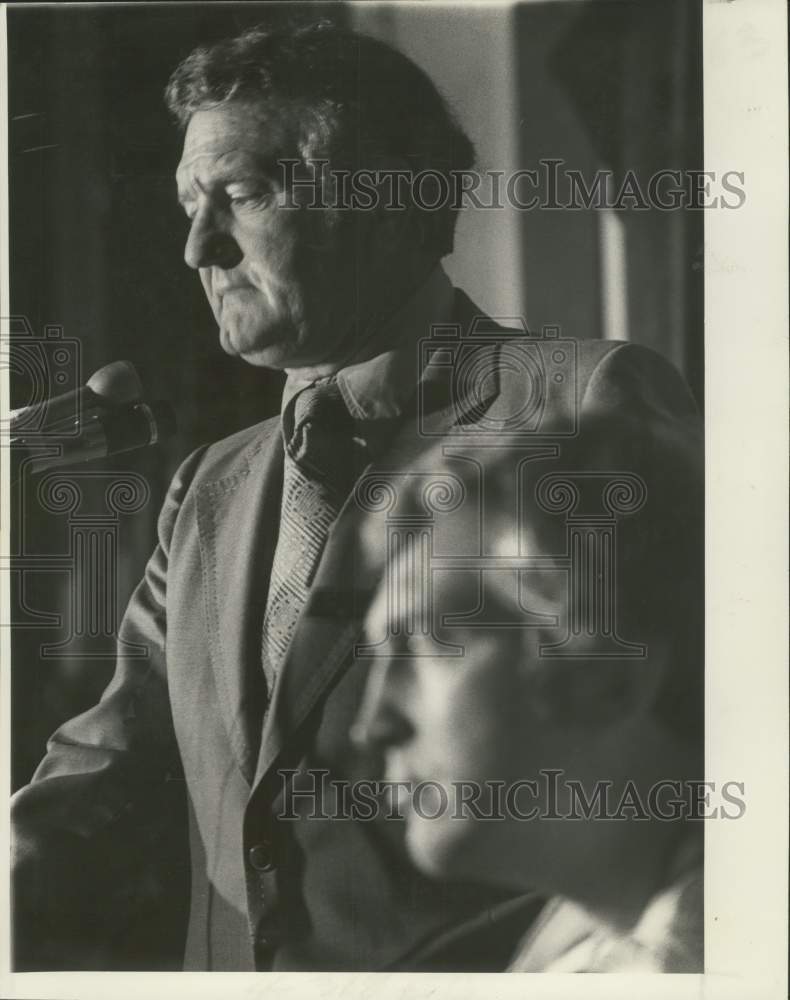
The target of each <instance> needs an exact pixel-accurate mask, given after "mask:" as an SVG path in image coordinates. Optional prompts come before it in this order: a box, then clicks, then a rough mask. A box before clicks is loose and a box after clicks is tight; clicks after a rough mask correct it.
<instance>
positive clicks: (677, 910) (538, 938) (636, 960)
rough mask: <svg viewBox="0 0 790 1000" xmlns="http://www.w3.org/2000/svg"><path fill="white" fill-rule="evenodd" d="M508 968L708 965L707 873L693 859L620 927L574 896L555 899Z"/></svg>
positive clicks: (687, 968)
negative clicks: (627, 925) (633, 918)
mask: <svg viewBox="0 0 790 1000" xmlns="http://www.w3.org/2000/svg"><path fill="white" fill-rule="evenodd" d="M508 971H509V972H629V973H643V972H689V973H701V972H703V971H704V968H703V873H702V865H701V862H699V861H697V862H696V863H692V864H691V866H690V867H689V868H686V869H685V870H684V872H683V874H680V875H678V876H677V877H676V878H675V879H674V881H672V882H671V884H669V885H667V886H665V887H664V888H663V889H661V890H660V891H659V892H657V893H656V894H655V895H654V896H653V897H652V898H651V899H650V900H649V902H648V903H647V905H646V906H645V908H644V910H643V911H642V913H641V915H640V917H639V919H638V920H637V921H636V923H635V924H634V926H633V927H632V928H630V929H629V930H627V931H617V930H616V929H615V928H613V927H611V926H610V925H608V924H606V923H604V921H603V920H601V919H599V918H597V917H595V916H593V915H592V914H591V913H590V912H589V911H588V910H587V909H585V908H584V907H582V906H581V905H579V904H578V903H576V902H573V901H572V900H569V899H565V898H561V897H555V898H554V899H551V900H550V901H549V902H548V903H547V904H546V906H545V907H544V909H543V911H542V912H541V914H540V916H539V917H538V919H537V920H536V921H535V923H534V924H533V925H532V927H530V929H529V930H528V931H527V933H526V935H525V936H524V938H523V939H522V942H521V944H520V945H519V947H518V949H517V950H516V953H515V956H514V958H513V959H512V960H511V964H510V966H509V969H508Z"/></svg>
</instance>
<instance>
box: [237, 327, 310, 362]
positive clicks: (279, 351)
mask: <svg viewBox="0 0 790 1000" xmlns="http://www.w3.org/2000/svg"><path fill="white" fill-rule="evenodd" d="M219 345H220V347H221V348H222V350H223V351H224V352H225V353H226V354H229V355H230V356H231V357H234V358H241V359H242V360H244V361H246V362H247V364H250V365H255V366H257V367H261V368H278V369H282V368H286V367H288V364H289V361H290V352H291V349H292V348H291V344H290V341H289V340H288V338H287V337H285V336H278V334H277V333H276V332H271V333H269V332H268V331H267V332H266V333H262V332H260V331H254V332H251V331H243V330H238V329H236V328H233V327H227V326H221V327H220V329H219Z"/></svg>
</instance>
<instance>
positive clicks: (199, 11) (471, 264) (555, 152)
mask: <svg viewBox="0 0 790 1000" xmlns="http://www.w3.org/2000/svg"><path fill="white" fill-rule="evenodd" d="M324 12H329V13H330V14H331V16H332V17H333V18H334V19H336V20H340V21H348V22H350V23H353V24H354V25H355V26H357V27H359V28H361V29H362V30H365V31H369V32H370V33H373V34H377V35H379V36H381V37H384V38H386V39H389V40H391V41H392V42H393V43H395V44H396V45H398V46H400V47H401V48H402V49H403V50H404V51H406V52H407V53H408V54H410V55H411V56H412V57H413V58H415V59H416V60H417V61H418V62H420V63H421V64H422V65H423V66H424V67H425V68H426V69H427V70H428V72H429V73H431V75H432V76H433V77H434V79H435V80H436V81H437V83H438V84H439V85H440V87H441V88H442V89H443V91H444V92H445V94H446V95H447V97H448V98H449V99H450V100H451V102H452V103H453V104H454V105H455V106H456V108H457V111H458V114H459V116H460V118H461V120H462V122H463V123H464V124H465V125H466V127H467V129H468V131H469V132H470V134H471V135H472V137H473V139H475V141H476V144H477V147H478V152H479V160H480V165H481V167H488V168H490V169H502V170H514V169H518V168H519V167H531V166H534V165H535V163H536V162H537V160H538V159H539V158H540V157H546V156H550V157H559V158H563V159H564V160H565V161H566V162H567V163H568V165H569V166H574V167H578V168H580V169H583V170H585V171H592V170H595V169H597V168H610V169H615V170H619V171H622V170H623V169H626V168H628V167H629V166H630V167H632V168H633V169H637V170H639V171H640V172H642V173H644V174H645V175H649V173H650V172H651V171H652V170H654V169H658V168H661V167H675V166H680V167H685V168H689V167H699V166H700V165H701V158H702V118H701V116H702V103H701V97H702V95H701V39H700V18H699V9H698V5H697V4H696V3H692V2H688V0H643V2H639V3H637V2H623V0H593V2H584V3H582V2H576V0H574V2H567V3H566V2H553V3H527V4H522V5H518V6H511V7H507V6H503V7H496V6H493V7H491V6H487V7H482V6H481V7H474V6H473V5H469V6H468V7H463V6H462V5H458V6H457V7H438V6H433V5H430V6H429V5H425V6H423V5H414V4H400V5H399V4H370V5H367V4H355V5H345V4H342V3H334V4H321V3H314V4H301V5H291V4H281V3H274V4H272V3H270V4H249V3H248V4H244V5H236V4H219V5H187V4H182V5H173V6H146V5H136V6H134V5H132V6H125V7H121V6H107V7H104V8H96V7H73V8H58V7H48V8H24V7H19V6H11V7H10V8H9V10H8V40H9V67H10V74H9V75H10V79H9V105H10V119H11V120H10V123H9V136H10V149H9V169H10V230H11V260H10V272H11V273H10V277H11V296H12V298H11V311H12V312H13V313H14V314H15V315H17V316H24V317H26V318H27V320H28V321H29V324H30V329H31V330H32V331H33V335H34V336H35V337H40V336H43V333H44V328H45V326H46V325H47V324H55V325H57V326H60V327H62V328H63V336H64V337H66V338H72V339H75V340H77V341H78V343H79V347H80V350H81V357H80V362H79V367H80V370H79V371H76V370H75V371H73V372H72V376H71V378H72V382H73V383H74V384H76V383H77V382H78V381H80V380H84V379H85V378H86V377H87V376H88V375H90V373H91V372H93V371H94V370H95V369H96V368H98V367H99V366H101V365H103V364H106V363H107V362H109V361H112V360H114V359H117V358H128V359H129V360H131V361H133V362H134V363H135V364H136V365H137V367H138V368H139V370H140V371H141V373H142V375H143V380H144V382H145V384H146V386H147V388H148V390H149V392H150V394H151V395H152V396H154V397H157V396H160V397H166V398H168V399H170V400H171V401H172V403H173V404H174V406H175V408H176V410H177V412H178V416H179V431H178V434H177V436H176V437H175V438H174V439H173V440H172V441H171V442H169V443H168V444H167V445H165V446H162V447H159V448H156V449H150V450H149V451H145V452H140V453H135V454H132V455H129V456H117V457H116V458H115V459H113V460H108V461H107V462H105V463H99V464H96V465H94V466H93V467H92V468H93V469H94V470H95V471H98V472H100V473H101V472H102V471H106V472H107V474H108V475H109V476H113V475H121V474H123V473H134V474H136V475H138V476H140V477H142V479H143V480H144V481H145V482H146V483H147V484H148V486H149V488H150V498H149V499H148V501H147V503H146V504H145V505H144V506H143V507H142V509H141V510H139V511H138V512H136V513H128V514H125V513H120V514H119V515H118V516H117V521H116V528H117V537H118V566H117V579H116V585H117V603H118V608H119V610H122V608H123V605H124V603H125V601H126V600H127V599H128V595H129V593H130V591H131V589H132V587H133V586H134V584H135V582H136V581H137V579H138V578H139V576H140V575H141V573H142V571H143V568H144V565H145V561H146V559H147V557H148V555H149V553H150V551H151V549H152V546H153V544H154V540H155V535H154V529H155V519H156V512H157V510H158V507H159V505H160V503H161V499H162V496H163V493H164V490H165V488H166V485H167V482H168V481H169V478H170V476H171V474H172V472H173V470H174V468H175V466H176V465H177V463H178V462H179V460H180V459H181V458H183V457H184V456H185V455H186V454H188V452H189V451H191V450H192V449H193V448H194V447H196V446H197V445H198V444H200V443H202V442H204V441H209V440H213V439H216V438H219V437H222V436H224V435H226V434H229V433H232V432H233V431H235V430H237V429H239V428H241V427H244V426H247V425H249V424H251V423H253V422H255V421H257V420H260V419H262V418H263V417H265V416H268V415H270V414H272V413H274V412H276V411H277V408H278V405H279V388H280V379H279V377H278V376H276V375H274V374H271V373H267V372H265V371H262V370H260V369H254V368H251V367H249V366H246V365H245V364H244V363H243V362H239V361H237V360H235V359H231V358H228V357H227V356H225V355H224V354H223V353H222V352H221V351H220V349H219V347H218V345H217V339H216V331H215V328H214V324H213V319H212V316H211V313H210V311H209V308H208V305H207V304H206V302H205V300H204V297H203V292H202V289H201V288H200V285H199V282H198V280H197V278H196V276H195V275H194V274H193V273H192V272H190V271H188V269H187V268H186V267H185V266H184V264H183V260H182V252H183V241H184V238H185V235H186V220H185V219H184V218H183V216H182V214H181V212H180V210H179V209H178V208H177V206H176V204H175V199H174V181H173V170H174V167H175V164H176V163H177V161H178V156H179V145H180V143H179V137H178V135H177V134H176V132H175V130H174V129H173V128H172V126H171V123H170V122H169V120H168V117H167V114H166V111H165V109H164V106H163V104H162V100H161V94H162V90H163V88H164V85H165V83H166V81H167V78H168V76H169V74H170V72H171V70H172V69H173V67H174V66H175V64H176V63H177V61H178V60H179V59H180V58H182V57H183V56H185V55H186V54H187V53H188V52H189V51H190V50H191V49H192V48H193V47H194V46H195V45H196V44H199V43H202V42H209V41H212V40H214V39H217V38H219V37H222V36H224V35H227V34H231V33H234V32H236V31H238V30H240V29H241V28H243V27H246V26H248V25H251V24H254V23H257V22H260V21H266V22H270V21H274V20H277V19H281V18H284V17H297V18H301V19H310V18H312V17H315V16H318V15H320V14H322V13H324ZM701 255H702V213H701V212H673V213H660V212H656V211H650V212H621V213H601V212H596V211H594V210H591V211H582V212H557V211H553V212H550V211H543V212H540V211H533V212H529V213H523V214H519V213H516V212H513V211H510V212H504V213H474V212H466V213H465V214H464V216H463V218H462V220H461V223H460V227H459V238H458V249H457V251H456V253H455V254H453V256H452V257H451V258H450V259H449V260H448V261H447V266H448V269H449V271H450V273H451V275H452V276H453V278H454V279H455V280H456V282H457V283H458V284H461V285H463V286H464V287H466V288H467V289H468V290H469V292H470V294H472V296H473V297H474V298H476V299H477V301H479V303H480V304H481V306H483V307H484V308H485V309H486V310H488V311H489V312H491V313H493V314H495V315H500V316H503V315H504V316H507V315H514V314H519V313H521V314H526V317H527V320H528V321H529V323H530V326H531V327H540V326H541V325H543V324H549V323H550V324H557V323H558V324H560V325H561V326H562V328H563V332H564V333H566V334H567V335H570V336H578V337H591V336H615V337H622V338H627V339H632V340H635V341H638V342H642V343H646V344H649V345H650V346H652V347H654V348H656V349H657V350H659V351H661V352H662V353H664V354H665V355H666V356H667V357H669V358H670V359H671V360H673V361H674V362H675V363H676V364H677V365H678V366H679V367H680V368H681V369H682V370H683V371H684V372H685V374H686V375H687V377H688V379H689V381H690V382H691V384H692V387H693V388H694V390H695V392H696V393H697V395H698V397H699V398H700V399H701V395H702V388H703V385H702V361H703V359H702V333H703V331H702V287H701V283H702V277H701V276H702V256H701ZM11 367H12V371H11V383H12V385H11V388H12V405H23V404H24V403H25V402H26V401H27V399H28V394H29V388H30V387H29V385H28V384H27V382H26V377H25V376H24V374H22V373H20V372H19V371H15V370H14V366H13V365H12V366H11ZM66 387H69V386H64V387H63V388H66ZM83 487H84V490H85V493H86V496H87V497H88V499H89V500H90V501H91V503H93V504H94V506H95V505H96V504H97V503H99V501H100V500H101V499H102V498H103V495H104V494H103V492H102V491H103V490H104V488H105V485H102V483H101V482H99V481H96V482H88V481H84V482H83ZM12 502H13V515H14V521H15V536H14V540H13V547H12V551H13V552H16V553H17V556H18V558H17V561H16V563H15V566H16V573H15V576H14V596H15V606H14V609H13V622H14V623H15V624H16V626H17V627H16V628H15V629H14V632H13V656H14V662H13V713H14V745H13V750H14V753H13V782H14V784H15V785H18V784H20V783H21V782H23V781H26V780H27V779H28V778H29V776H30V774H31V772H32V769H33V768H34V767H35V764H36V762H37V761H38V759H39V758H40V756H41V754H42V752H43V747H44V742H45V740H46V737H47V736H48V735H49V733H50V732H51V731H52V730H53V729H54V728H55V727H56V726H57V725H58V724H59V722H61V721H62V720H63V719H65V718H67V717H68V716H70V715H72V714H74V713H76V712H78V711H81V710H82V709H83V708H85V707H87V706H88V705H89V704H90V703H91V702H92V701H93V700H95V698H96V697H97V696H98V694H99V692H100V691H101V689H102V687H103V686H104V684H105V683H106V681H107V679H108V676H109V672H110V671H111V669H112V662H111V659H110V658H108V657H106V656H105V657H101V656H98V657H96V658H94V659H85V657H84V656H80V655H79V648H78V647H77V646H73V647H70V648H69V649H68V650H67V652H68V653H69V655H62V653H63V650H61V653H58V652H57V650H56V651H54V652H53V651H52V650H50V651H49V655H44V652H42V647H44V646H47V645H48V644H56V643H58V642H62V641H63V640H64V639H65V638H67V634H68V630H69V627H70V625H69V621H70V614H71V611H72V610H73V609H72V608H71V606H70V600H71V599H70V596H69V595H70V594H71V591H72V586H71V583H72V580H71V578H70V577H69V573H68V572H66V571H64V569H63V568H62V566H60V565H58V566H55V567H54V568H53V567H52V565H50V566H49V568H47V563H46V559H47V557H48V556H53V555H54V556H56V557H58V558H59V557H61V556H64V554H65V555H67V554H68V553H69V551H70V549H69V546H70V541H69V538H70V535H69V532H70V527H69V524H68V523H67V518H65V516H64V515H63V513H53V512H51V511H49V512H47V511H45V510H44V509H43V507H42V503H41V498H40V497H39V496H38V494H37V493H36V491H35V489H33V488H30V487H29V486H28V487H23V488H21V489H20V490H18V491H16V492H15V493H14V494H13V497H12ZM42 560H43V561H42ZM47 615H48V616H50V617H49V618H44V617H42V616H47ZM52 616H54V618H53V617H52ZM58 619H59V620H58Z"/></svg>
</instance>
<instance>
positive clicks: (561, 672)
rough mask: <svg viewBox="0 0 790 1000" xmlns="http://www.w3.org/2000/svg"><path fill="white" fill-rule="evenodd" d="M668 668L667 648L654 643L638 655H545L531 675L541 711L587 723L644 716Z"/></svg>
mask: <svg viewBox="0 0 790 1000" xmlns="http://www.w3.org/2000/svg"><path fill="white" fill-rule="evenodd" d="M668 668H669V662H668V651H667V650H666V649H662V648H660V645H659V644H658V643H654V644H651V645H650V646H648V647H647V649H646V655H645V656H644V657H643V658H633V659H623V660H613V659H598V658H596V657H595V656H591V657H590V658H589V659H574V660H571V661H569V660H564V661H563V660H561V659H557V660H551V659H545V660H544V661H543V663H542V664H541V668H540V669H539V671H538V672H537V678H536V679H537V688H538V692H539V699H538V702H539V704H540V705H541V706H542V711H541V714H545V715H547V716H548V715H551V716H552V717H553V718H554V719H555V720H556V721H557V722H561V723H562V722H564V723H567V724H568V725H581V726H585V727H586V726H590V727H593V728H598V727H605V726H610V725H615V724H617V723H618V722H624V721H626V719H636V718H639V717H644V716H647V715H649V714H650V713H651V712H652V710H653V708H654V706H655V704H656V702H657V700H658V697H659V693H660V691H661V689H662V687H663V684H664V679H665V677H666V673H667V670H668Z"/></svg>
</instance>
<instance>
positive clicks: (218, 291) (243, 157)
mask: <svg viewBox="0 0 790 1000" xmlns="http://www.w3.org/2000/svg"><path fill="white" fill-rule="evenodd" d="M296 120H298V115H295V114H293V113H292V114H290V115H288V114H286V113H285V110H284V109H279V110H278V109H277V108H273V109H268V108H266V107H263V106H260V105H253V104H248V103H240V102H239V103H235V102H231V103H229V104H227V105H222V106H220V107H217V108H209V109H205V110H201V111H197V112H196V113H195V114H194V115H193V116H192V118H191V119H190V122H189V125H188V127H187V131H186V135H185V137H184V149H183V154H182V157H181V162H180V164H179V166H178V171H177V174H176V179H177V183H178V196H179V201H180V202H181V203H182V205H183V207H184V210H185V211H186V214H187V216H188V217H189V219H190V223H191V225H190V230H189V236H188V239H187V243H186V248H185V251H184V258H185V260H186V262H187V264H188V265H189V266H190V267H193V268H195V269H197V270H198V271H199V272H200V280H201V282H202V283H203V287H204V289H205V292H206V296H207V297H208V300H209V303H210V305H211V308H212V310H213V312H214V316H215V317H216V320H217V323H218V325H219V333H220V344H221V346H222V348H223V350H225V351H226V352H227V353H228V354H235V355H239V356H240V357H242V358H244V360H245V361H248V362H249V363H250V364H254V365H263V366H266V367H271V368H278V369H285V368H289V369H291V368H303V367H313V366H321V365H325V364H327V363H328V364H330V365H331V364H332V363H333V362H337V361H340V360H342V357H343V353H344V351H345V349H346V345H345V338H347V337H348V331H349V327H350V325H351V324H352V323H353V310H354V301H355V300H354V285H355V281H356V279H357V275H356V273H355V271H356V268H355V257H356V254H357V247H356V246H355V240H354V237H353V235H352V234H353V232H354V226H353V225H351V224H350V220H349V218H348V217H347V216H348V213H345V217H341V218H340V219H338V220H337V223H338V224H337V225H335V226H333V227H330V226H328V225H327V221H328V220H327V212H326V211H324V210H322V209H312V210H308V209H306V208H305V207H303V206H301V207H290V208H287V207H285V204H286V197H287V195H286V192H284V191H283V190H282V175H281V170H280V168H279V167H278V165H277V164H278V161H279V160H281V159H283V158H288V159H300V154H299V144H300V135H299V132H298V129H297V125H296V124H295V121H296ZM311 197H312V192H308V193H307V194H306V197H305V200H310V199H311Z"/></svg>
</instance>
